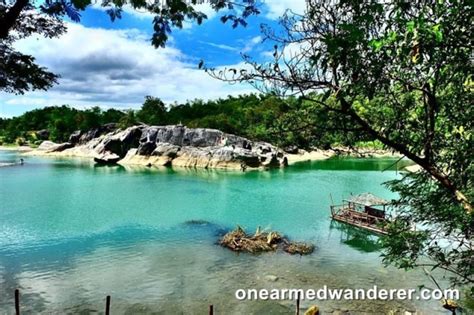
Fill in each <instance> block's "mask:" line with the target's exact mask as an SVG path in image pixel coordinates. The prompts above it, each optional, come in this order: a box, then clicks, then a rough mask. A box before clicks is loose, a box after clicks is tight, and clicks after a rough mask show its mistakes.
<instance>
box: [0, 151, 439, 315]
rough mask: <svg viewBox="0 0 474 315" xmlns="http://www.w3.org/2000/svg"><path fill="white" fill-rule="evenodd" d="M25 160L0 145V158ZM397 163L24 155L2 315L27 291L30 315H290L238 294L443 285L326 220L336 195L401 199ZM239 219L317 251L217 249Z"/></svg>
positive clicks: (335, 304) (1, 258)
mask: <svg viewBox="0 0 474 315" xmlns="http://www.w3.org/2000/svg"><path fill="white" fill-rule="evenodd" d="M18 159H19V155H18V154H17V153H16V152H14V151H0V162H11V161H17V160H18ZM393 163H394V160H390V159H388V160H387V159H364V160H361V159H360V160H357V159H331V160H327V161H319V162H312V163H300V164H297V165H295V166H292V167H289V168H287V169H284V170H272V171H262V172H245V173H242V172H224V171H211V170H190V169H170V168H162V169H155V168H129V167H127V168H125V167H121V166H113V167H110V166H108V167H107V166H106V167H97V166H94V165H93V163H91V162H90V161H88V160H80V159H52V158H33V157H25V164H24V165H23V166H10V167H2V168H0V314H13V313H14V303H13V301H14V299H13V293H14V290H15V289H16V288H19V289H20V292H21V307H22V310H23V312H24V313H25V314H38V313H43V314H66V313H70V314H99V313H103V310H104V304H105V302H104V301H105V296H106V295H111V297H112V303H111V311H112V314H207V309H208V305H209V304H213V305H214V309H215V312H216V314H293V313H294V304H295V302H294V301H238V300H237V299H236V298H235V297H234V293H235V291H236V290H237V289H239V288H243V289H248V288H257V289H260V288H267V289H272V288H306V289H307V288H314V289H318V288H321V287H322V286H324V285H327V286H328V287H330V288H370V287H372V286H373V285H378V286H379V287H384V288H416V287H417V286H418V285H420V284H425V285H427V286H429V287H432V286H433V285H432V284H431V283H430V282H429V280H428V279H427V278H426V277H425V276H424V275H423V274H421V273H419V272H415V271H411V272H404V271H400V270H397V269H395V268H391V267H390V268H384V267H383V265H382V262H381V258H380V251H379V250H378V245H377V243H376V239H377V238H376V237H374V236H370V235H367V234H365V233H360V232H357V231H355V230H354V229H349V228H347V227H344V226H343V225H340V224H336V223H334V222H331V220H330V219H329V205H330V203H331V199H330V194H331V195H332V197H333V198H334V200H335V201H340V199H341V198H342V196H347V195H348V194H350V193H361V192H372V193H374V194H376V195H379V196H381V197H385V198H388V199H390V198H393V197H395V196H394V195H393V194H392V193H391V192H390V191H388V190H387V189H386V188H385V187H384V186H383V185H382V183H383V182H385V181H387V180H390V179H393V178H396V177H397V176H400V174H399V173H397V172H396V171H395V170H394V169H393V167H392V168H391V169H390V170H385V169H386V168H387V167H390V165H392V164H393ZM193 220H194V221H193ZM198 220H199V221H198ZM190 221H191V222H190ZM206 222H207V223H206ZM236 224H240V225H241V226H243V227H245V228H247V229H249V230H250V231H252V230H254V229H255V228H256V227H257V226H258V225H261V226H262V227H268V228H272V229H274V230H278V231H281V232H283V233H284V234H285V235H287V236H288V237H290V238H291V239H295V240H301V241H307V242H311V243H314V244H315V245H316V251H315V252H314V253H313V254H311V255H309V256H303V257H300V256H290V255H288V254H286V253H283V252H276V253H269V254H261V255H257V256H253V255H249V254H240V255H239V254H236V253H233V252H231V251H229V250H227V249H224V248H222V247H220V246H218V245H216V241H217V239H218V237H219V236H220V235H222V233H223V232H225V231H226V230H228V229H230V228H233V227H235V225H236ZM269 275H274V276H277V277H278V280H277V281H271V279H269V277H268V276H269ZM312 304H317V305H318V306H320V308H321V309H322V310H323V314H327V313H329V314H330V313H332V312H336V311H338V310H340V311H345V310H348V311H351V314H359V313H360V314H367V313H368V314H384V313H387V312H389V311H391V310H396V311H398V312H400V313H401V314H403V312H404V311H412V312H414V311H415V310H417V311H419V312H420V313H422V314H438V313H439V314H444V313H443V312H442V310H441V308H440V307H439V302H438V301H423V302H422V301H416V300H414V301H327V300H326V301H303V302H302V306H303V308H305V307H308V306H309V305H312Z"/></svg>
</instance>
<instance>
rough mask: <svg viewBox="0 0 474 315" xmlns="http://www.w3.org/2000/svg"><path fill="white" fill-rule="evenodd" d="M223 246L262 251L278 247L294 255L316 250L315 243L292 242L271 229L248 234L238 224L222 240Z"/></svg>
mask: <svg viewBox="0 0 474 315" xmlns="http://www.w3.org/2000/svg"><path fill="white" fill-rule="evenodd" d="M219 244H220V245H221V246H224V247H227V248H229V249H231V250H233V251H236V252H249V253H254V254H255V253H260V252H270V251H276V250H277V249H278V248H281V249H283V250H284V251H285V252H287V253H289V254H291V255H294V254H300V255H307V254H311V253H312V252H313V251H314V245H312V244H306V243H301V242H290V241H289V240H288V239H286V238H284V237H283V236H282V235H281V234H280V233H278V232H274V231H270V232H265V231H262V230H261V229H260V227H258V228H257V231H256V232H255V234H253V235H251V234H247V233H245V230H244V229H243V228H242V227H240V226H237V228H236V229H235V230H233V231H230V232H228V233H227V234H225V235H224V236H223V237H222V238H221V239H220V240H219Z"/></svg>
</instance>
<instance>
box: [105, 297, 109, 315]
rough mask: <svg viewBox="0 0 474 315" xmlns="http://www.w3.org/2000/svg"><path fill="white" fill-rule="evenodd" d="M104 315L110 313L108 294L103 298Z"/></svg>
mask: <svg viewBox="0 0 474 315" xmlns="http://www.w3.org/2000/svg"><path fill="white" fill-rule="evenodd" d="M105 315H110V295H107V297H106V298H105Z"/></svg>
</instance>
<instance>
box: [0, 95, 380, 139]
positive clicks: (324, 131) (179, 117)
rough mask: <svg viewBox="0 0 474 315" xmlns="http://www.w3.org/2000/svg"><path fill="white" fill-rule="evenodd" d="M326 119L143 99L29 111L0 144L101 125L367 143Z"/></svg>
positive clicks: (248, 105) (284, 108)
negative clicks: (132, 104)
mask: <svg viewBox="0 0 474 315" xmlns="http://www.w3.org/2000/svg"><path fill="white" fill-rule="evenodd" d="M310 112H311V113H312V114H310ZM295 113H296V115H295ZM328 119H329V117H328V116H327V115H326V114H325V113H324V112H320V113H319V114H316V111H315V109H314V108H313V106H311V104H308V103H306V102H304V101H303V100H301V99H298V98H293V97H292V98H286V99H282V98H279V97H276V96H274V95H263V94H261V95H255V94H252V95H242V96H238V97H232V96H229V97H227V98H226V99H218V100H212V101H207V102H205V101H202V100H194V101H188V102H186V103H184V104H172V105H170V106H166V105H165V104H164V103H163V102H162V101H161V100H160V99H158V98H155V97H151V96H147V97H146V99H145V102H144V103H143V105H142V107H141V108H140V109H139V110H125V111H121V110H116V109H108V110H105V111H104V110H101V109H100V108H99V107H93V108H91V109H86V110H79V109H75V108H72V107H69V106H61V107H45V108H42V109H35V110H32V111H29V112H26V113H24V114H23V115H21V116H18V117H14V118H9V119H1V118H0V140H1V141H2V142H3V143H15V142H20V143H22V142H23V143H24V142H26V141H28V142H30V143H35V141H39V140H41V137H43V138H47V139H49V140H52V141H56V142H64V141H67V140H68V137H69V135H70V134H71V133H72V132H74V131H75V130H83V131H85V130H89V129H92V128H96V127H98V126H100V125H104V124H107V123H117V124H118V125H117V126H118V127H121V128H126V127H128V126H131V125H136V124H140V123H145V124H148V125H166V124H183V125H186V126H188V127H194V128H214V129H219V130H222V131H224V132H227V133H233V134H237V135H241V136H245V137H247V138H250V139H254V140H263V141H268V142H271V143H274V144H276V145H279V146H282V147H287V146H297V147H300V148H308V147H311V146H320V147H328V146H330V145H335V144H340V145H352V144H354V143H355V142H356V141H357V140H371V138H369V137H363V136H362V135H363V134H360V133H357V134H356V133H350V132H347V133H345V132H335V131H334V130H335V128H329V126H330V124H329V123H328V122H327V120H328ZM41 131H43V132H41ZM44 131H46V132H44Z"/></svg>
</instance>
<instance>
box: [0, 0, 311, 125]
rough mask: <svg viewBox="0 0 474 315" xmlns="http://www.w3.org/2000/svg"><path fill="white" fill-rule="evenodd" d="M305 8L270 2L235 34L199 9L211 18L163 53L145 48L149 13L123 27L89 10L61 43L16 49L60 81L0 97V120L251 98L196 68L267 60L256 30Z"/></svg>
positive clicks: (127, 18) (181, 32) (128, 14)
mask: <svg viewBox="0 0 474 315" xmlns="http://www.w3.org/2000/svg"><path fill="white" fill-rule="evenodd" d="M304 2H305V1H304V0H267V1H266V2H264V3H263V4H262V6H261V8H260V9H261V11H262V12H261V14H260V15H258V16H256V17H251V18H249V20H248V26H247V27H238V28H236V29H233V28H232V27H231V25H230V24H223V23H222V22H221V21H220V16H221V15H222V14H223V13H222V12H217V13H216V12H214V11H212V9H210V7H209V6H208V5H207V4H203V5H200V6H199V7H198V8H197V9H198V10H200V11H202V12H204V13H206V14H207V15H208V17H209V19H208V20H206V21H205V22H204V23H203V24H202V25H195V24H192V23H186V24H185V27H184V28H183V29H173V31H172V34H171V38H170V40H169V41H168V43H167V46H166V48H159V49H154V48H153V47H152V46H151V44H150V42H149V39H150V37H151V32H152V17H151V16H149V15H148V14H146V13H140V12H136V11H133V10H131V9H130V10H126V11H125V12H124V13H123V17H122V19H121V20H116V21H115V22H111V21H110V18H109V16H108V15H107V14H106V13H105V12H104V11H103V10H101V9H100V8H88V9H87V10H86V11H85V12H82V18H81V22H80V23H72V22H68V31H67V33H66V34H65V35H62V36H61V37H59V38H56V39H45V38H41V37H36V36H34V37H29V38H27V39H24V40H21V41H19V42H17V43H16V44H15V45H16V48H17V49H18V50H19V51H21V52H23V53H27V54H31V55H33V56H34V57H35V58H36V59H37V62H38V63H39V64H41V65H42V66H45V67H47V68H48V69H50V70H51V71H53V72H55V73H57V74H59V75H61V79H60V80H59V84H58V85H56V86H54V87H53V88H52V89H50V90H48V91H46V92H44V91H34V92H29V93H26V94H25V95H13V94H6V93H3V92H2V93H0V116H2V117H11V116H16V115H19V114H21V113H23V112H25V111H28V110H31V109H34V108H40V107H44V106H50V105H63V104H68V105H71V106H74V107H78V108H87V107H91V106H100V107H102V108H110V107H115V108H124V109H125V108H139V107H140V106H141V104H142V103H143V100H144V98H145V96H146V95H152V96H155V97H160V98H161V99H163V101H165V103H168V104H170V103H173V102H175V101H177V102H183V101H186V100H190V99H194V98H202V99H215V98H219V97H226V96H227V95H231V94H232V95H235V94H241V93H251V92H254V91H255V90H254V89H253V88H252V87H251V86H248V85H245V84H241V85H229V84H226V83H224V82H220V81H217V80H215V79H212V78H211V77H209V76H208V75H207V74H205V73H204V72H203V71H201V70H199V69H197V64H198V63H199V61H200V60H201V59H202V60H204V61H205V63H206V65H208V66H212V67H226V66H228V67H239V66H242V64H241V63H242V58H241V53H246V54H248V55H250V56H252V57H253V58H254V59H255V60H257V61H265V60H267V59H268V52H270V51H271V49H272V48H271V47H273V44H272V43H270V42H264V43H262V34H261V33H260V25H261V24H262V23H263V24H268V25H270V26H273V27H278V24H277V20H278V17H279V16H280V15H281V14H282V13H283V12H284V11H285V10H286V9H291V10H293V11H295V12H299V13H301V12H303V10H304Z"/></svg>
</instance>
